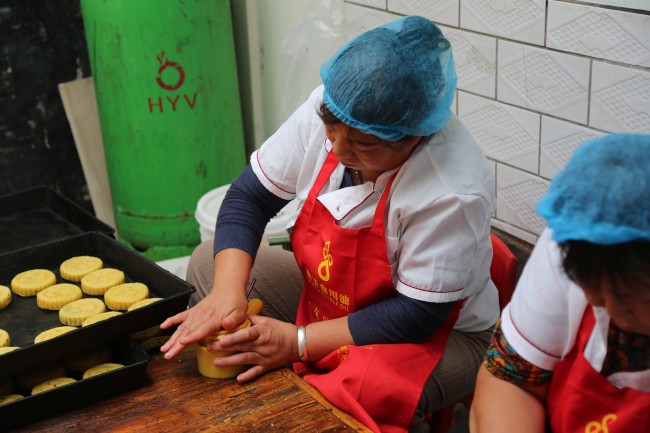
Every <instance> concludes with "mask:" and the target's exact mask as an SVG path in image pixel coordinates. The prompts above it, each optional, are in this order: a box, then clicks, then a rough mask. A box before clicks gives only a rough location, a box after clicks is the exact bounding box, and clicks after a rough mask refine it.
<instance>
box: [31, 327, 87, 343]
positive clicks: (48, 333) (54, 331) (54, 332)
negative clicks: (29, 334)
mask: <svg viewBox="0 0 650 433" xmlns="http://www.w3.org/2000/svg"><path fill="white" fill-rule="evenodd" d="M75 329H77V328H75V327H74V326H57V327H56V328H51V329H47V330H45V331H43V332H41V333H40V334H38V335H37V336H36V338H34V343H41V342H43V341H45V340H49V339H50V338H54V337H58V336H59V335H63V334H65V333H66V332H70V331H74V330H75Z"/></svg>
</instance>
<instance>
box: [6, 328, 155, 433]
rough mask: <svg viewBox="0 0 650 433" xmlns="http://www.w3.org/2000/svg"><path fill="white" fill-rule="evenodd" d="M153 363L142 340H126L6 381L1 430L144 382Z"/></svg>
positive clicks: (70, 355) (83, 352)
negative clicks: (141, 344) (139, 341)
mask: <svg viewBox="0 0 650 433" xmlns="http://www.w3.org/2000/svg"><path fill="white" fill-rule="evenodd" d="M148 361H149V355H148V354H147V352H146V351H145V350H144V349H143V348H142V347H140V344H139V343H138V342H137V341H135V340H132V339H130V338H121V339H118V340H115V341H113V342H111V343H108V344H100V345H98V346H96V347H92V348H90V349H85V350H83V351H80V352H75V353H70V354H67V355H66V356H65V357H63V358H61V359H58V360H55V361H53V362H50V363H48V364H47V365H44V366H42V367H39V368H38V369H35V370H30V371H28V372H25V373H22V374H19V375H16V376H15V377H12V378H11V379H10V380H7V379H5V380H0V394H2V396H0V420H2V421H1V422H0V431H6V430H9V429H13V428H16V427H19V426H21V425H24V424H28V423H32V422H35V421H38V420H40V419H44V418H48V417H50V416H53V415H56V414H59V413H61V412H64V411H66V410H70V409H74V408H77V407H81V406H84V405H87V404H90V403H94V402H97V401H100V400H103V399H106V398H109V397H112V396H115V395H118V394H121V393H123V392H126V391H129V390H131V389H135V388H137V387H139V386H141V385H144V384H145V382H146V367H147V363H148Z"/></svg>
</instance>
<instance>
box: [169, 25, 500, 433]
mask: <svg viewBox="0 0 650 433" xmlns="http://www.w3.org/2000/svg"><path fill="white" fill-rule="evenodd" d="M321 77H322V79H323V85H322V86H320V87H318V88H317V89H315V90H314V91H313V93H312V94H311V96H310V97H309V98H308V99H307V101H306V102H304V103H303V104H302V106H301V107H299V108H298V109H297V110H296V112H295V113H294V114H293V115H292V116H291V117H290V118H289V119H288V120H287V121H286V122H285V123H284V124H283V125H282V126H281V127H280V128H279V130H278V131H277V132H276V133H275V134H274V135H273V136H272V137H270V138H269V139H268V140H267V141H266V142H265V143H264V144H263V145H262V146H261V147H260V149H259V150H257V151H256V152H254V153H253V155H252V157H251V161H250V165H249V166H248V167H247V168H246V170H245V171H244V172H243V173H242V174H241V175H240V176H239V177H238V178H237V179H236V180H235V181H234V182H233V184H232V185H231V187H230V189H229V191H228V194H227V195H226V197H225V200H224V202H223V204H222V206H221V209H220V213H219V216H218V220H217V225H216V230H215V233H216V238H215V241H214V245H213V248H212V245H203V246H200V247H199V248H198V249H197V251H196V252H195V253H194V254H193V257H192V260H191V262H190V269H189V270H188V280H189V281H190V282H192V283H193V284H194V285H195V286H196V287H197V289H198V291H197V299H195V301H199V299H200V301H199V302H198V303H196V305H194V306H193V307H192V308H190V309H189V310H187V311H185V312H182V313H180V314H178V315H176V316H174V317H171V318H169V319H167V320H166V321H165V322H164V323H163V325H162V326H163V328H168V327H170V326H173V325H177V324H178V325H180V326H179V328H178V329H177V330H176V331H175V333H174V334H173V336H172V337H171V338H170V340H169V341H168V343H166V344H165V345H164V346H163V347H162V348H161V350H162V351H163V352H165V353H166V354H165V357H167V358H172V357H174V356H175V355H176V354H178V353H179V352H180V350H182V348H183V347H184V346H186V345H188V344H190V343H193V342H196V341H198V340H200V339H202V338H204V337H205V336H206V335H208V334H210V333H214V332H216V331H218V330H219V329H221V328H225V329H233V328H235V327H236V326H237V325H239V324H240V323H242V322H243V321H244V320H245V318H246V298H245V295H244V288H245V286H246V285H247V282H248V281H249V278H250V277H255V278H256V279H257V285H256V288H255V291H254V292H253V296H255V297H258V298H261V299H262V300H263V301H264V304H265V307H264V311H263V313H264V315H265V316H252V317H251V318H250V320H251V322H252V323H253V324H254V326H252V327H251V328H250V329H248V330H245V331H238V332H236V333H233V334H232V335H231V336H230V337H228V338H227V339H223V340H221V342H220V343H217V342H215V343H212V345H211V349H212V350H231V351H238V352H241V353H238V354H233V355H232V356H230V357H227V358H222V359H221V360H220V361H217V362H220V365H230V364H250V365H251V367H250V369H248V370H247V371H246V372H244V373H242V374H241V375H239V377H238V380H240V381H247V380H251V379H253V378H255V377H256V376H258V375H260V374H262V373H264V372H266V371H269V370H272V369H274V368H278V367H281V366H285V365H287V364H291V363H294V364H293V366H294V369H295V370H296V371H297V372H299V373H301V374H304V375H305V376H304V377H305V380H306V381H307V382H309V383H311V384H312V385H314V386H315V387H316V388H318V389H319V390H320V392H321V393H323V394H324V395H325V397H327V398H328V399H329V400H330V401H331V402H333V403H334V404H336V405H337V406H339V407H340V408H342V409H344V410H345V411H347V412H349V413H351V414H352V415H354V416H355V417H356V418H357V419H359V420H360V421H362V422H363V423H364V424H366V425H367V426H368V427H370V428H371V429H373V430H374V431H386V432H400V431H407V430H410V431H428V426H427V424H426V421H425V417H426V415H427V414H428V413H431V412H432V411H435V410H437V409H439V408H441V407H443V406H444V405H448V404H451V403H453V402H454V401H456V400H458V399H459V398H461V397H462V396H464V395H465V394H467V393H468V392H471V390H472V386H473V383H474V380H475V375H476V371H477V369H478V366H479V364H480V362H481V359H482V357H483V354H484V352H485V349H486V347H487V344H488V343H489V340H490V337H491V329H492V327H493V325H494V324H495V322H496V320H497V318H498V316H499V307H498V295H497V291H496V288H495V286H494V284H493V283H492V281H491V280H490V273H489V272H490V271H489V270H490V262H491V257H492V250H491V243H490V217H491V212H492V209H493V204H494V203H493V202H494V198H493V193H494V186H493V174H492V172H491V168H490V165H489V163H488V161H487V160H486V158H485V157H484V155H483V153H482V152H481V150H480V148H479V146H478V145H477V144H476V142H475V141H474V139H473V138H472V136H471V135H470V133H469V132H468V131H467V130H466V129H465V128H464V127H463V125H462V124H461V123H460V122H459V120H458V119H457V118H456V117H455V116H453V115H452V113H451V110H450V107H451V103H452V100H453V98H454V94H455V89H456V74H455V71H454V63H453V57H452V50H451V46H450V44H449V41H448V40H447V39H446V38H445V37H444V35H443V34H442V32H441V31H440V29H439V28H438V27H437V26H435V25H434V24H433V23H432V22H430V21H429V20H427V19H425V18H422V17H417V16H409V17H404V18H401V19H398V20H396V21H394V22H391V23H389V24H387V25H385V26H382V27H379V28H376V29H373V30H370V31H368V32H366V33H363V34H362V35H360V36H358V37H357V38H355V39H353V40H351V41H350V42H348V43H347V44H345V45H344V46H343V47H341V48H340V50H339V51H338V52H337V53H336V54H335V55H334V56H333V57H332V58H331V59H329V60H328V61H327V62H325V63H324V64H323V66H322V68H321ZM296 197H297V198H298V200H299V201H300V207H299V210H298V211H297V212H296V214H295V215H292V217H291V218H290V221H289V224H288V231H289V232H290V239H291V246H292V251H293V254H291V253H290V252H287V251H284V250H282V249H281V248H279V247H268V246H266V245H263V246H262V247H261V248H260V241H261V239H262V235H263V231H264V227H265V225H266V223H267V222H268V221H269V219H270V218H272V217H273V216H274V215H275V214H276V213H277V212H278V211H279V210H280V209H281V208H282V207H283V206H284V205H285V204H286V203H288V201H289V200H291V199H294V198H296ZM201 298H202V299H201Z"/></svg>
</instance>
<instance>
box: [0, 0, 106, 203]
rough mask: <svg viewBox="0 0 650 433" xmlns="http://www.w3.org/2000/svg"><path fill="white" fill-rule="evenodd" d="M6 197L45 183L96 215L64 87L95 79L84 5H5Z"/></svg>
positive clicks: (2, 0) (15, 0) (0, 147)
mask: <svg viewBox="0 0 650 433" xmlns="http://www.w3.org/2000/svg"><path fill="white" fill-rule="evenodd" d="M0 47H2V55H0V195H5V194H9V193H12V192H17V191H22V190H25V189H28V188H31V187H34V186H38V185H46V186H49V187H50V188H52V189H53V190H55V191H57V192H58V193H60V194H61V195H63V196H65V197H67V198H69V199H70V200H72V201H74V202H75V203H77V204H79V205H80V206H82V207H83V208H84V209H86V210H88V211H90V212H93V207H92V203H91V201H90V196H89V193H88V187H87V185H86V180H85V178H84V174H83V171H82V168H81V162H80V161H79V155H78V154H77V150H76V147H75V144H74V139H73V137H72V132H71V130H70V126H69V124H68V120H67V118H66V115H65V111H64V109H63V103H62V102H61V98H60V96H59V91H58V88H57V85H58V84H59V83H64V82H67V81H72V80H74V79H76V78H83V77H89V76H91V73H90V66H89V62H88V51H87V48H86V40H85V36H84V29H83V21H82V16H81V6H80V0H56V1H48V0H45V1H44V0H22V1H20V0H0Z"/></svg>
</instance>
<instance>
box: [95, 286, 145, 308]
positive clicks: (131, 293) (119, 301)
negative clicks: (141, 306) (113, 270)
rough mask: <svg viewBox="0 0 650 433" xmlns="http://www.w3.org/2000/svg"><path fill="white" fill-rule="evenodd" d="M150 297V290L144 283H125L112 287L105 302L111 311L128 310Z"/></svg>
mask: <svg viewBox="0 0 650 433" xmlns="http://www.w3.org/2000/svg"><path fill="white" fill-rule="evenodd" d="M148 297H149V288H148V287H147V286H146V285H145V284H142V283H124V284H120V285H119V286H115V287H111V288H110V289H108V290H107V291H106V293H105V294H104V302H105V303H106V306H107V307H108V308H110V309H111V310H127V309H128V308H129V307H130V306H131V305H133V304H135V303H136V302H138V301H142V300H143V299H146V298H148Z"/></svg>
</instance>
